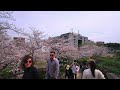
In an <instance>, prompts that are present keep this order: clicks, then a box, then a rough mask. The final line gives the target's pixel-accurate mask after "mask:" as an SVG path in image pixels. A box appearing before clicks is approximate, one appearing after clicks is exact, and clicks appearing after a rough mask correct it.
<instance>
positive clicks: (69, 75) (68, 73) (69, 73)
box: [65, 65, 74, 79]
mask: <svg viewBox="0 0 120 90" xmlns="http://www.w3.org/2000/svg"><path fill="white" fill-rule="evenodd" d="M65 79H74V78H73V72H72V69H71V67H70V66H69V65H67V66H66V69H65Z"/></svg>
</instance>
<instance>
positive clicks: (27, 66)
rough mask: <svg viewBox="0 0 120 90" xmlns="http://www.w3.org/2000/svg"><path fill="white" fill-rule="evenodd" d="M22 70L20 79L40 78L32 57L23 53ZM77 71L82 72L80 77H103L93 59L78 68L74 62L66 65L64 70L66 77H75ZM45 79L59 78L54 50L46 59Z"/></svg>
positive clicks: (57, 61) (57, 62)
mask: <svg viewBox="0 0 120 90" xmlns="http://www.w3.org/2000/svg"><path fill="white" fill-rule="evenodd" d="M20 66H21V68H22V69H23V70H24V73H23V76H22V79H40V78H39V73H38V71H37V68H36V67H35V66H34V60H33V57H32V56H30V55H25V56H24V57H23V59H22V61H21V64H20ZM79 71H80V72H81V73H82V75H81V79H105V77H104V75H103V73H102V72H101V71H100V70H98V69H96V63H95V61H94V60H93V59H90V60H89V61H88V64H87V65H86V63H83V65H82V66H81V67H80V68H79V66H78V65H77V63H76V62H74V63H73V64H72V65H71V66H70V65H67V66H66V70H65V78H66V79H77V74H78V73H79ZM45 79H59V60H58V59H57V58H56V57H55V52H54V51H51V52H50V59H49V60H47V69H46V75H45Z"/></svg>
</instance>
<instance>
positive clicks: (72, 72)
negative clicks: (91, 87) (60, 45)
mask: <svg viewBox="0 0 120 90" xmlns="http://www.w3.org/2000/svg"><path fill="white" fill-rule="evenodd" d="M79 69H80V68H79V66H78V65H77V63H76V62H74V63H73V64H72V65H71V66H70V65H67V66H66V70H65V79H77V75H78V73H79Z"/></svg>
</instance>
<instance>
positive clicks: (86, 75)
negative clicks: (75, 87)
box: [82, 59, 105, 79]
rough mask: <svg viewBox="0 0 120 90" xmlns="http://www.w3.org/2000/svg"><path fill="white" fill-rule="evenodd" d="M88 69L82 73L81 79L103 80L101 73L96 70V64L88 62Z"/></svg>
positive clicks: (91, 61)
mask: <svg viewBox="0 0 120 90" xmlns="http://www.w3.org/2000/svg"><path fill="white" fill-rule="evenodd" d="M88 67H89V69H86V70H84V71H83V76H82V79H105V77H104V75H103V73H102V72H101V71H100V70H98V69H96V63H95V61H94V60H93V59H90V61H89V62H88Z"/></svg>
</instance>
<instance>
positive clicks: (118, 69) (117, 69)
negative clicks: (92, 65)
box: [97, 57, 120, 74]
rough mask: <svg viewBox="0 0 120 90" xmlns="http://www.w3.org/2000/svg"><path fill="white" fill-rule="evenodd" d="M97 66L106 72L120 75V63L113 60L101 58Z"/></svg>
mask: <svg viewBox="0 0 120 90" xmlns="http://www.w3.org/2000/svg"><path fill="white" fill-rule="evenodd" d="M97 66H98V68H101V69H102V70H104V71H106V72H112V73H115V74H120V61H118V60H116V59H115V58H108V57H107V58H106V57H102V58H101V61H100V62H99V63H97Z"/></svg>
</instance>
